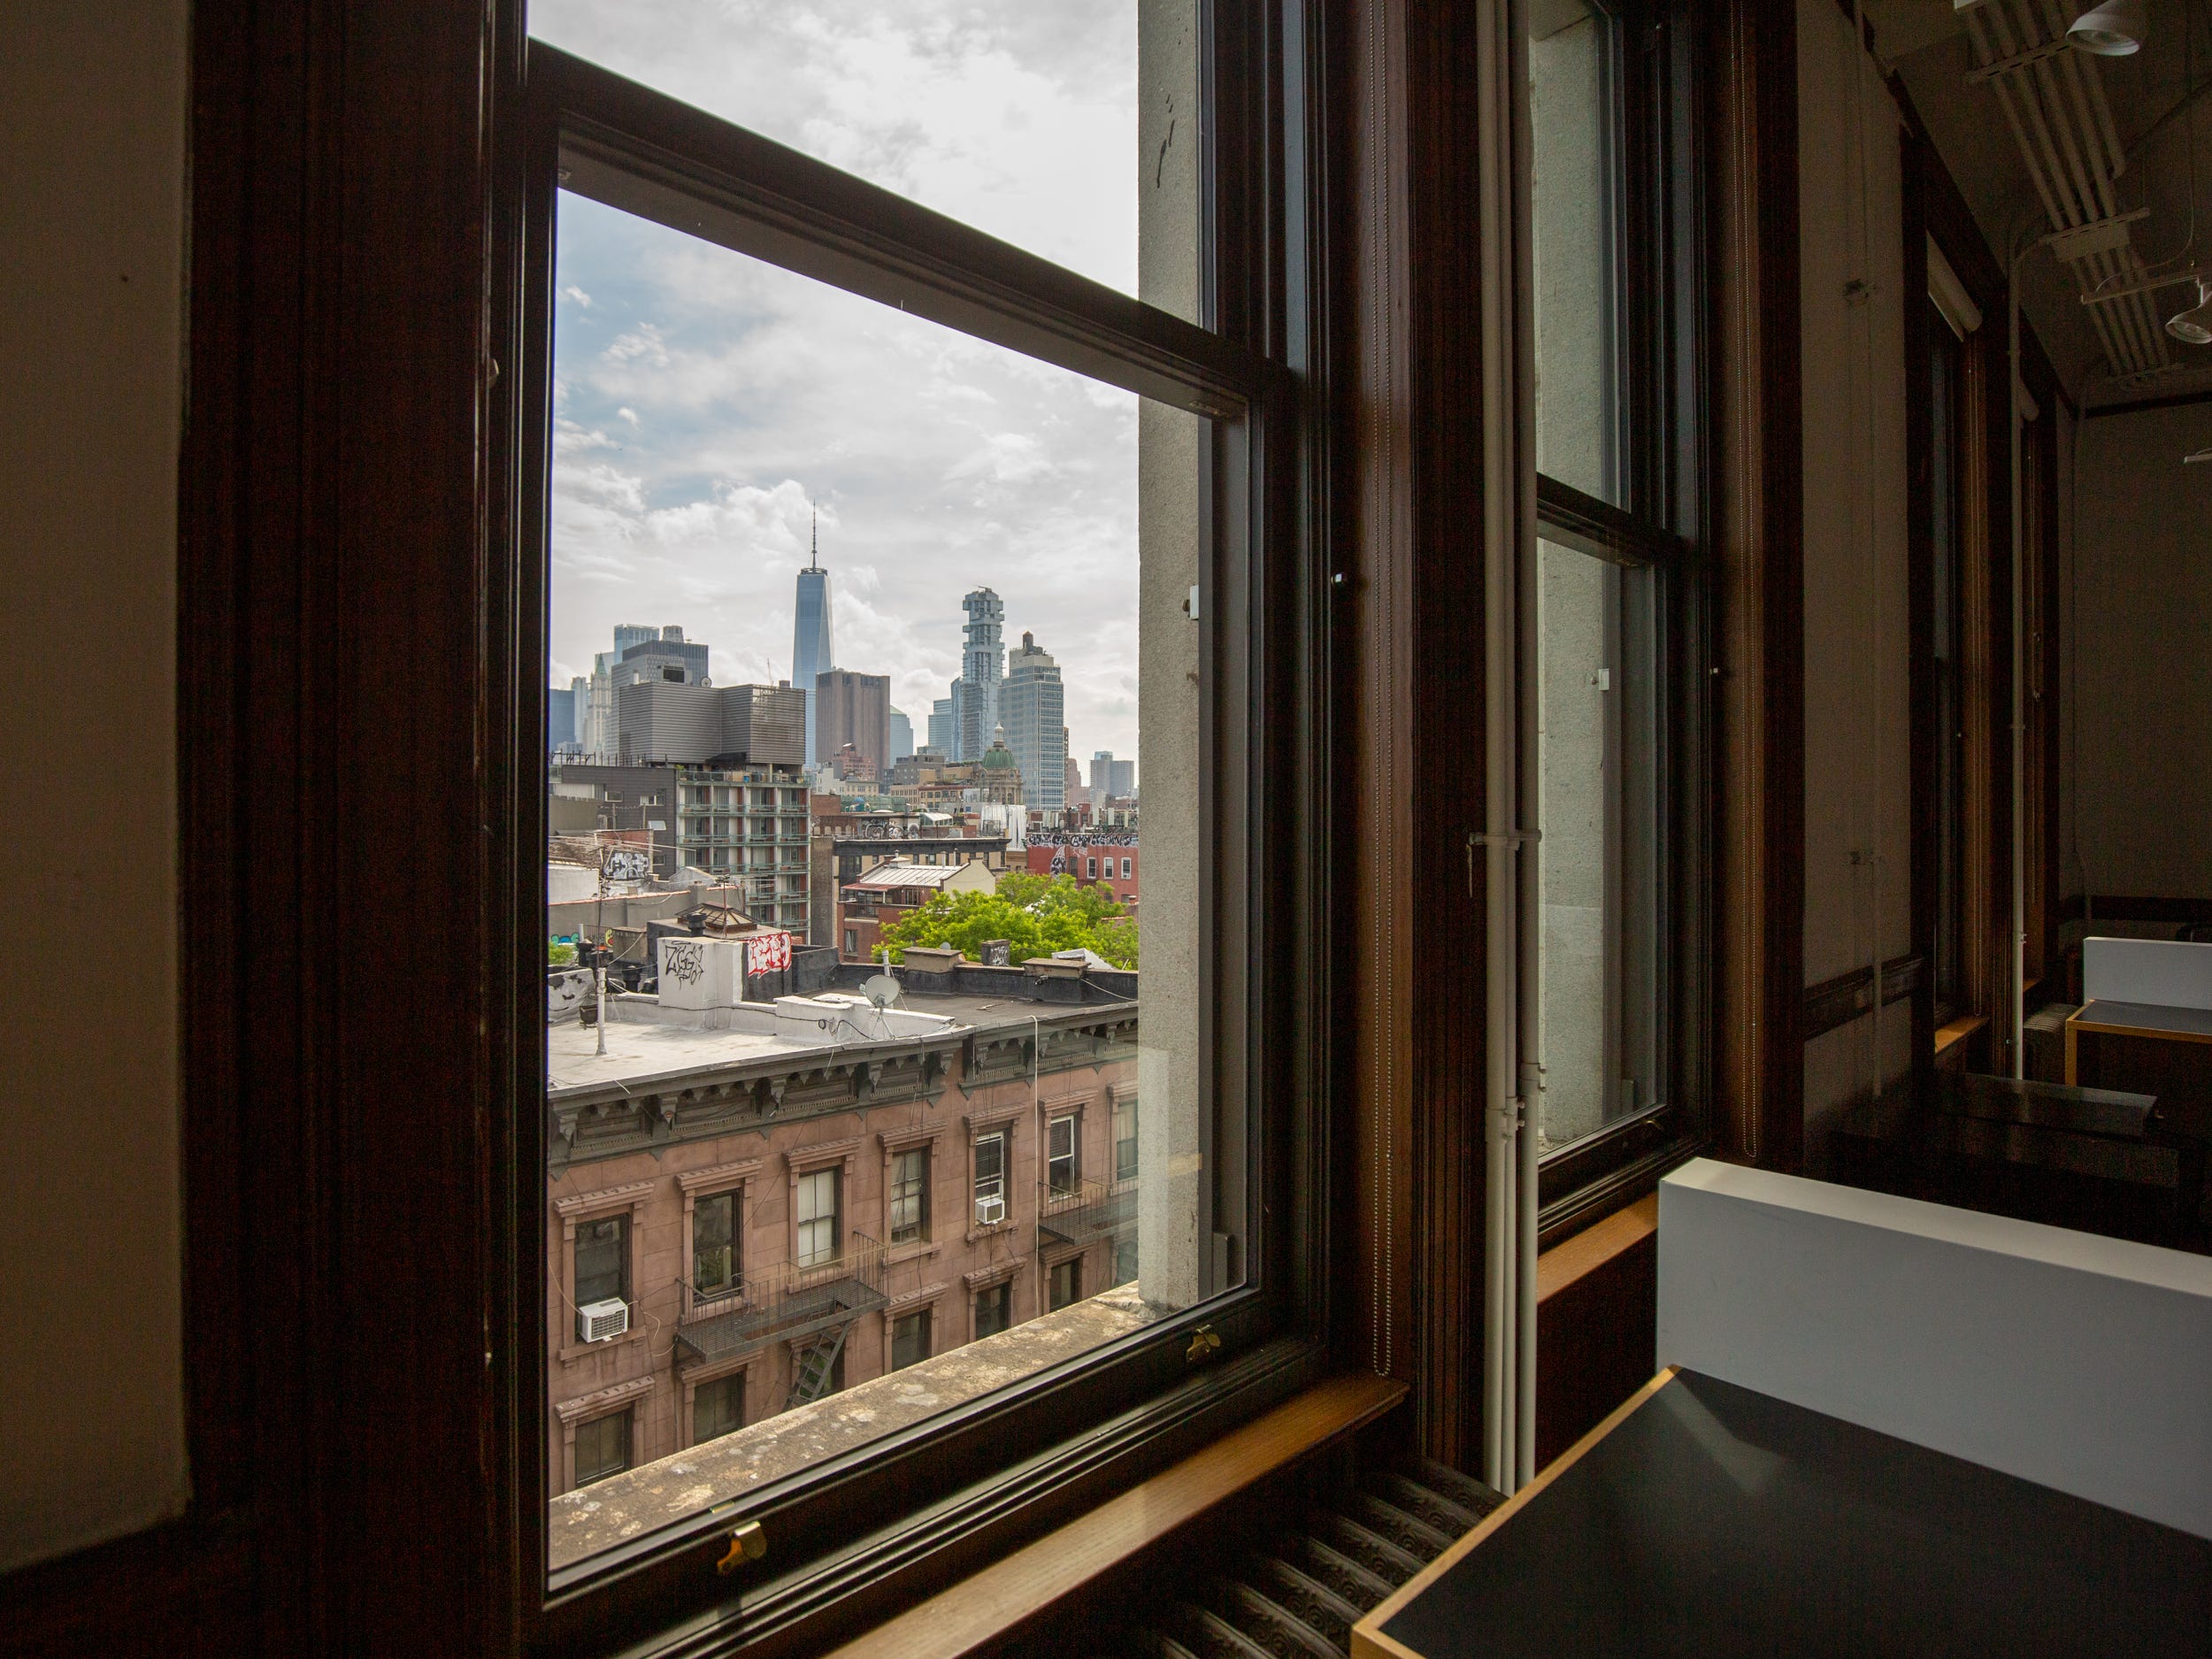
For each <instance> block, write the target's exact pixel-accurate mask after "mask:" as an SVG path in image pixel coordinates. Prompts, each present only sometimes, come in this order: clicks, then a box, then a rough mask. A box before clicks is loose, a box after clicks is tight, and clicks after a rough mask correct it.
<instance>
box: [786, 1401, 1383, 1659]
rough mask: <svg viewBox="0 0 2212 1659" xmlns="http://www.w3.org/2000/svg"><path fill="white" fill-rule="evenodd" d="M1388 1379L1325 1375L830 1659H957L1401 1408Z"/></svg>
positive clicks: (852, 1644) (880, 1625)
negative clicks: (1256, 1484)
mask: <svg viewBox="0 0 2212 1659" xmlns="http://www.w3.org/2000/svg"><path fill="white" fill-rule="evenodd" d="M1405 1394H1406V1386H1405V1385H1404V1384H1403V1383H1402V1382H1399V1381H1397V1380H1396V1379H1393V1378H1389V1377H1374V1376H1369V1375H1366V1374H1364V1373H1352V1374H1346V1375H1340V1376H1336V1377H1331V1378H1329V1379H1326V1380H1325V1381H1323V1382H1320V1383H1317V1384H1316V1385H1314V1386H1312V1387H1311V1388H1309V1389H1307V1390H1306V1391H1305V1392H1304V1393H1303V1394H1298V1395H1296V1396H1294V1398H1292V1399H1289V1400H1286V1401H1285V1402H1283V1403H1282V1404H1281V1405H1279V1406H1277V1407H1276V1408H1275V1409H1273V1410H1271V1411H1269V1412H1267V1413H1265V1414H1264V1415H1263V1416H1261V1417H1256V1418H1255V1419H1254V1420H1253V1421H1251V1422H1249V1423H1248V1424H1246V1425H1244V1426H1243V1427H1241V1428H1239V1429H1235V1430H1233V1431H1232V1432H1229V1433H1227V1434H1225V1435H1224V1436H1223V1437H1222V1438H1221V1439H1220V1440H1216V1441H1215V1442H1214V1443H1213V1444H1212V1445H1210V1446H1208V1447H1206V1448H1203V1449H1202V1450H1200V1451H1196V1452H1194V1453H1192V1454H1191V1455H1189V1456H1188V1457H1186V1458H1184V1459H1183V1460H1182V1461H1181V1462H1180V1463H1175V1464H1173V1465H1171V1467H1169V1468H1167V1469H1165V1470H1163V1471H1161V1472H1160V1473H1158V1474H1156V1475H1155V1476H1153V1477H1152V1478H1151V1479H1148V1480H1146V1481H1142V1482H1141V1483H1140V1484H1139V1485H1137V1486H1133V1487H1132V1488H1131V1489H1130V1490H1128V1491H1126V1492H1124V1493H1122V1494H1119V1495H1118V1496H1117V1497H1113V1498H1110V1499H1108V1500H1107V1501H1106V1502H1104V1503H1102V1504H1101V1505H1099V1507H1098V1508H1096V1509H1092V1510H1089V1511H1088V1512H1087V1513H1085V1514H1082V1515H1079V1516H1078V1517H1075V1518H1074V1519H1073V1520H1071V1521H1069V1522H1068V1523H1066V1524H1065V1525H1063V1526H1060V1527H1058V1528H1056V1530H1054V1531H1053V1532H1048V1533H1046V1534H1045V1535H1044V1536H1043V1537H1042V1538H1040V1539H1036V1540H1032V1541H1031V1542H1030V1543H1027V1544H1025V1545H1024V1546H1022V1547H1021V1548H1018V1549H1017V1550H1015V1551H1014V1552H1013V1553H1012V1554H1010V1555H1008V1556H1006V1557H1005V1558H1004V1559H1002V1560H1001V1561H998V1562H995V1563H992V1564H990V1565H989V1566H987V1567H984V1568H982V1569H981V1570H980V1571H978V1572H975V1573H973V1574H971V1575H970V1576H969V1577H967V1578H964V1579H962V1580H961V1581H960V1582H959V1583H957V1584H955V1585H953V1586H951V1587H950V1588H949V1589H946V1590H942V1591H941V1592H939V1593H938V1594H935V1595H933V1596H931V1597H930V1598H929V1599H928V1600H927V1601H923V1602H920V1603H918V1605H916V1606H914V1607H910V1608H909V1609H906V1611H904V1612H903V1613H900V1614H898V1615H896V1616H895V1617H893V1618H891V1619H889V1620H888V1621H887V1622H886V1623H884V1624H879V1625H878V1626H876V1627H875V1628H874V1629H873V1630H871V1631H869V1632H866V1633H865V1634H864V1635H862V1636H860V1637H858V1638H856V1640H852V1641H850V1642H848V1643H847V1644H846V1645H845V1646H843V1647H840V1648H838V1649H837V1650H836V1652H835V1653H834V1654H833V1655H830V1659H957V1655H964V1654H972V1653H974V1652H976V1651H977V1650H978V1649H979V1648H982V1647H987V1646H988V1645H989V1644H990V1643H992V1642H994V1641H995V1640H998V1639H1000V1638H1001V1637H1002V1636H1004V1635H1006V1634H1007V1633H1008V1632H1010V1631H1012V1630H1014V1629H1015V1628H1017V1627H1018V1626H1019V1625H1020V1624H1023V1623H1025V1621H1026V1620H1028V1619H1030V1618H1032V1617H1035V1616H1036V1615H1037V1614H1039V1613H1041V1612H1042V1611H1043V1610H1044V1609H1046V1608H1047V1607H1048V1606H1050V1605H1051V1604H1052V1603H1053V1602H1054V1601H1058V1600H1059V1599H1060V1598H1061V1597H1062V1596H1064V1595H1065V1594H1068V1593H1069V1592H1070V1591H1071V1590H1074V1589H1077V1588H1079V1586H1082V1585H1085V1584H1087V1583H1089V1582H1090V1581H1092V1580H1093V1579H1094V1578H1097V1577H1098V1576H1099V1575H1100V1574H1101V1573H1102V1572H1105V1571H1109V1570H1110V1569H1111V1568H1113V1567H1115V1566H1118V1565H1119V1564H1120V1563H1122V1562H1124V1561H1126V1560H1127V1559H1129V1557H1130V1556H1132V1555H1135V1554H1136V1553H1137V1551H1139V1550H1140V1549H1142V1548H1145V1547H1146V1546H1147V1545H1148V1544H1151V1543H1154V1542H1156V1541H1157V1540H1160V1539H1161V1538H1164V1537H1165V1536H1166V1535H1167V1534H1169V1533H1170V1532H1173V1531H1174V1530H1175V1529H1176V1528H1177V1527H1179V1526H1181V1525H1184V1524H1186V1523H1187V1522H1188V1521H1191V1520H1193V1519H1194V1518H1195V1517H1198V1516H1200V1515H1202V1514H1204V1513H1205V1512H1206V1510H1208V1509H1210V1508H1212V1507H1213V1506H1214V1505H1215V1504H1217V1503H1219V1502H1222V1501H1223V1500H1224V1499H1226V1498H1230V1497H1233V1496H1234V1495H1235V1494H1237V1493H1238V1492H1240V1491H1241V1490H1242V1489H1243V1488H1244V1487H1246V1486H1249V1485H1250V1484H1251V1483H1252V1482H1253V1481H1255V1480H1257V1479H1260V1478H1261V1477H1263V1476H1264V1475H1269V1474H1272V1473H1273V1472H1274V1471H1277V1470H1278V1469H1281V1468H1284V1467H1286V1465H1288V1464H1289V1463H1293V1462H1294V1461H1296V1460H1297V1459H1298V1458H1300V1457H1302V1456H1303V1455H1305V1454H1306V1453H1308V1452H1310V1451H1311V1450H1313V1449H1314V1448H1316V1447H1317V1446H1321V1445H1324V1444H1325V1443H1326V1442H1328V1441H1330V1440H1334V1439H1335V1438H1336V1437H1337V1436H1338V1435H1340V1434H1344V1433H1348V1432H1350V1431H1351V1430H1353V1429H1356V1428H1359V1427H1361V1426H1362V1425H1365V1424H1368V1423H1371V1422H1372V1421H1374V1419H1375V1418H1377V1417H1380V1416H1382V1414H1383V1413H1384V1412H1386V1411H1387V1410H1389V1409H1391V1408H1392V1407H1393V1406H1394V1405H1396V1404H1397V1403H1398V1402H1400V1401H1401V1400H1402V1399H1404V1398H1405Z"/></svg>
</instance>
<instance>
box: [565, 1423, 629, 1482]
mask: <svg viewBox="0 0 2212 1659" xmlns="http://www.w3.org/2000/svg"><path fill="white" fill-rule="evenodd" d="M629 1466H630V1408H629V1407H627V1406H625V1407H624V1408H623V1409H621V1410H619V1411H610V1412H609V1413H608V1414H607V1415H606V1416H605V1417H594V1418H592V1419H591V1420H590V1421H589V1422H588V1423H580V1424H578V1425H576V1484H577V1485H578V1486H589V1485H590V1484H591V1483H592V1482H593V1481H595V1480H604V1479H606V1478H607V1477H608V1476H609V1475H618V1474H620V1473H621V1472H622V1471H624V1470H626V1469H627V1468H628V1467H629Z"/></svg>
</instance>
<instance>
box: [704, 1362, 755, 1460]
mask: <svg viewBox="0 0 2212 1659" xmlns="http://www.w3.org/2000/svg"><path fill="white" fill-rule="evenodd" d="M744 1426H745V1373H744V1372H743V1371H733V1372H731V1374H730V1375H728V1376H727V1377H717V1378H715V1379H713V1380H711V1381H710V1382H703V1383H701V1384H700V1385H699V1386H697V1387H696V1388H695V1389H693V1390H692V1392H691V1443H692V1444H693V1445H694V1446H698V1445H702V1444H703V1443H704V1442H706V1441H708V1440H714V1439H716V1438H717V1437H718V1436H720V1435H724V1434H727V1433H728V1432H730V1431H731V1430H732V1429H741V1428H743V1427H744Z"/></svg>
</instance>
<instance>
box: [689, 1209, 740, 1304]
mask: <svg viewBox="0 0 2212 1659" xmlns="http://www.w3.org/2000/svg"><path fill="white" fill-rule="evenodd" d="M737 1213H738V1211H737V1194H735V1193H714V1194H710V1195H709V1196H707V1197H704V1198H702V1199H699V1200H698V1201H697V1202H696V1203H695V1205H694V1206H693V1208H692V1211H691V1291H692V1294H693V1296H694V1297H695V1298H696V1299H697V1300H698V1301H700V1302H705V1301H708V1300H709V1299H710V1298H712V1297H715V1296H726V1295H728V1294H730V1293H731V1292H732V1291H733V1290H735V1289H737V1288H738V1257H737V1233H738V1229H737Z"/></svg>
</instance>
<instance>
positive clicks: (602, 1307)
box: [576, 1296, 630, 1342]
mask: <svg viewBox="0 0 2212 1659" xmlns="http://www.w3.org/2000/svg"><path fill="white" fill-rule="evenodd" d="M629 1329H630V1304H629V1303H628V1302H624V1301H623V1300H622V1299H621V1298H620V1297H618V1296H610V1297H609V1298H608V1299H607V1300H606V1301H604V1302H586V1303H585V1304H584V1305H583V1306H582V1307H580V1308H579V1309H577V1310H576V1340H578V1341H580V1342H611V1341H612V1340H614V1339H615V1338H616V1337H618V1336H622V1335H624V1334H626V1333H627V1332H628V1331H629Z"/></svg>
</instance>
